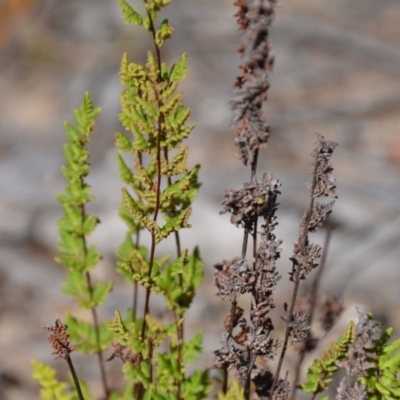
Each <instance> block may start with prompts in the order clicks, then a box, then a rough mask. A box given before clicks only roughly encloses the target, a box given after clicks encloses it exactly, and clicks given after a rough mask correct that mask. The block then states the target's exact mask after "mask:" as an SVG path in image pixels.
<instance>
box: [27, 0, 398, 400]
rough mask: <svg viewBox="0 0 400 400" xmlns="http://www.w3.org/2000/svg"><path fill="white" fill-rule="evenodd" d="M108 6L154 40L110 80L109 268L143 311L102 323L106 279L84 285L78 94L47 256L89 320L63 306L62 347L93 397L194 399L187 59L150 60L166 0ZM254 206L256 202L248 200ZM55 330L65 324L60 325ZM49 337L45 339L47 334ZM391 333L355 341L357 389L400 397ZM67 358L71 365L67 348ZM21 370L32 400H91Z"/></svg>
mask: <svg viewBox="0 0 400 400" xmlns="http://www.w3.org/2000/svg"><path fill="white" fill-rule="evenodd" d="M118 2H119V5H120V7H121V10H122V16H123V19H124V21H125V22H126V23H129V24H135V25H139V26H142V27H143V28H144V29H146V30H147V31H149V32H150V34H151V36H152V38H153V42H154V46H155V51H154V53H153V52H151V51H149V52H148V53H147V58H146V63H145V64H144V65H142V64H140V63H136V62H131V61H129V59H128V56H127V54H124V55H123V57H122V60H121V67H120V79H121V83H122V85H124V89H123V91H122V93H121V113H120V115H119V118H120V121H121V123H122V126H123V127H124V129H125V132H119V133H117V134H116V135H115V144H116V147H117V149H118V154H117V155H116V162H117V165H118V170H119V176H120V179H121V181H122V184H123V185H124V187H123V188H122V201H121V205H120V207H119V210H118V213H119V216H120V217H121V219H122V220H123V221H124V222H125V224H126V227H127V232H126V235H125V239H124V241H123V243H122V244H121V245H120V247H119V248H118V249H117V251H116V255H117V262H116V266H117V268H116V270H117V272H118V273H119V274H121V275H122V277H123V278H124V279H125V280H126V282H127V283H128V284H129V285H131V286H132V292H133V298H136V296H137V295H138V290H140V291H141V292H140V293H142V294H144V296H143V298H144V299H145V300H144V301H145V305H144V308H143V311H141V310H138V309H137V308H138V307H137V305H135V302H132V301H131V299H128V301H127V304H126V305H125V307H124V305H122V307H124V308H122V309H121V310H116V311H115V314H114V318H113V319H112V320H111V321H108V322H101V320H100V318H99V317H98V314H97V313H98V308H99V307H100V306H101V305H102V304H104V302H105V301H106V300H107V298H108V296H109V294H110V292H111V291H112V287H113V283H112V282H107V283H103V282H94V281H93V279H92V277H91V275H90V273H91V271H92V270H93V269H94V268H95V267H96V266H97V264H98V262H99V261H100V260H101V257H102V256H101V254H100V253H99V252H98V251H97V249H96V247H95V246H89V245H88V244H87V243H88V237H89V236H90V235H91V234H92V233H93V231H94V230H95V228H96V226H97V224H98V223H99V222H100V221H99V219H98V218H97V217H96V216H93V215H90V214H88V213H87V211H86V205H87V204H88V203H89V202H91V201H93V200H94V198H93V196H92V195H91V194H90V186H89V185H88V183H87V182H86V178H87V176H88V174H89V171H90V165H89V155H90V154H89V150H88V144H89V141H90V139H91V134H92V132H93V129H94V126H95V124H94V119H95V117H96V116H97V115H98V113H99V108H95V107H94V106H93V102H92V100H91V98H90V97H89V95H88V94H87V93H85V95H84V97H83V102H82V105H81V106H80V107H79V108H78V109H77V110H75V112H74V119H75V123H74V125H72V124H69V123H66V124H65V131H66V135H67V139H68V143H67V144H66V145H65V147H64V152H65V158H66V165H65V166H64V167H63V168H62V172H63V175H64V177H65V179H66V187H65V191H64V193H62V194H60V195H58V196H57V200H58V201H59V202H60V203H61V206H62V210H63V218H62V219H61V220H60V221H59V224H58V227H59V232H60V241H59V255H58V257H57V258H56V260H57V262H59V263H60V264H62V265H64V266H65V267H66V278H65V280H64V282H63V292H64V293H66V294H68V295H70V296H71V297H72V298H73V299H74V300H75V302H76V303H77V305H78V307H79V308H80V309H82V310H89V312H90V313H91V315H92V320H91V321H89V320H84V319H83V318H78V317H76V316H74V313H72V312H67V313H66V317H65V325H67V326H68V335H69V337H68V340H70V341H71V342H72V343H73V346H71V347H70V348H69V347H68V349H69V351H72V348H73V349H74V350H76V351H79V352H80V353H82V354H86V355H96V356H97V359H98V362H99V365H100V370H101V375H102V378H101V379H102V384H103V389H104V394H103V398H105V399H107V400H132V399H135V400H136V399H138V400H142V399H149V400H150V399H152V400H154V399H156V400H157V399H160V400H164V399H170V400H176V399H179V400H182V399H185V400H200V399H204V398H206V396H207V394H208V393H209V392H210V385H209V378H208V374H207V371H203V370H200V369H197V370H194V372H191V373H190V374H189V373H188V372H187V365H188V364H190V363H196V362H197V360H198V358H199V356H200V355H201V354H202V351H203V349H202V338H203V335H202V333H201V332H198V333H197V334H195V335H194V337H192V338H191V339H185V338H184V337H183V331H184V329H183V327H184V321H185V313H186V312H187V310H188V309H189V307H190V305H191V303H192V302H193V299H194V296H195V293H196V290H197V288H198V286H199V285H200V282H201V280H202V278H203V262H202V260H201V257H200V252H199V249H198V248H197V247H196V248H195V249H193V250H192V251H190V250H189V249H185V248H183V249H181V245H180V236H179V234H180V231H181V230H182V229H184V228H189V227H190V224H189V218H190V214H191V211H192V203H193V201H194V200H195V198H196V195H197V192H198V190H199V188H200V183H199V181H198V175H199V168H200V167H199V165H195V166H194V167H192V168H189V167H188V157H189V149H188V147H185V146H184V140H185V139H186V138H187V137H188V135H189V134H190V133H191V131H192V129H193V125H191V124H189V118H190V109H188V108H187V107H185V105H184V103H183V96H182V94H181V93H179V92H178V85H179V83H180V81H181V80H182V79H184V78H185V77H186V73H187V55H186V54H185V53H183V54H182V55H181V56H180V57H179V59H178V60H176V62H175V63H174V64H172V66H169V65H167V64H166V63H165V62H163V61H162V59H161V51H160V50H161V47H162V46H163V44H164V42H165V41H166V40H167V39H169V38H170V37H171V35H172V33H173V27H172V26H170V25H169V22H168V20H166V19H164V20H162V21H161V22H159V23H158V22H157V16H158V13H159V12H160V11H161V10H162V8H163V7H165V6H166V5H168V4H169V3H170V0H146V1H144V9H145V11H144V12H143V14H140V13H139V12H137V11H136V10H135V9H134V8H133V7H132V6H131V5H130V4H129V3H128V2H127V1H126V0H118ZM256 204H257V205H259V206H261V205H263V204H264V200H263V199H261V198H260V199H256ZM143 236H145V237H147V239H148V238H150V245H149V246H145V245H144V244H143V242H144V241H143V239H142V238H143ZM171 236H172V237H174V238H175V243H176V256H175V257H174V256H172V255H171V254H169V255H163V254H161V253H160V252H159V247H158V245H159V243H160V242H162V241H164V240H165V239H167V238H169V237H171ZM154 295H157V296H159V297H162V298H163V300H164V305H165V309H164V310H163V313H162V318H161V317H160V316H158V317H156V316H155V314H154V313H152V312H151V311H152V310H151V303H150V298H151V296H154ZM132 304H133V307H132ZM157 315H159V314H157ZM65 329H67V328H66V326H64V333H65ZM52 333H53V334H54V337H55V338H56V337H57V336H56V332H54V331H52ZM392 334H393V329H391V328H389V329H387V330H386V331H385V332H383V333H382V334H381V335H380V336H379V337H378V338H377V339H373V340H371V341H370V342H369V344H368V345H365V346H364V347H363V351H364V352H365V354H366V357H365V364H364V367H365V368H364V369H363V371H362V373H361V374H359V376H358V377H357V379H358V381H359V382H360V383H361V384H363V385H365V390H366V393H367V394H368V398H369V399H400V382H399V381H398V379H397V378H398V373H399V371H400V339H397V340H395V341H394V342H392V343H389V341H390V339H391V336H392ZM68 335H67V336H68ZM361 336H362V335H361V334H360V332H359V330H358V326H357V328H356V327H355V325H354V323H350V324H349V326H348V328H347V331H346V333H345V334H344V335H342V336H341V337H340V338H339V340H338V341H337V342H335V343H332V344H331V345H330V346H329V348H328V349H326V350H325V351H324V352H323V354H322V356H321V357H319V358H318V359H316V360H315V361H314V362H313V364H312V366H311V367H310V369H309V372H308V375H307V380H306V382H305V383H303V384H302V385H301V386H300V388H301V390H303V391H304V392H306V393H311V394H312V395H313V398H315V396H316V395H317V394H320V393H322V392H323V391H325V390H326V389H327V388H328V385H329V383H330V382H331V381H332V379H333V375H334V374H335V373H336V372H337V371H338V370H339V368H340V367H345V368H346V365H347V364H346V363H348V362H349V361H348V359H349V358H350V356H351V354H352V346H354V345H355V343H356V341H357V340H358V339H357V338H359V337H361ZM231 338H233V336H231ZM53 339H54V338H53ZM64 339H65V337H64ZM57 340H58V339H54V340H53V342H51V341H50V342H51V343H52V345H53V346H59V345H62V344H61V342H58V341H57ZM371 343H372V344H371ZM62 346H63V345H62ZM68 346H69V342H68ZM104 351H107V352H108V353H111V355H110V357H109V360H110V363H111V361H112V360H113V359H115V358H118V359H120V361H122V371H121V374H122V375H123V377H124V379H125V381H124V385H123V387H122V388H119V389H118V390H113V391H112V390H110V389H109V388H108V385H107V382H106V377H105V373H104V370H105V368H104V360H103V358H102V354H103V352H104ZM56 354H59V353H56ZM248 358H249V359H250V357H248ZM66 360H67V361H68V364H69V366H70V368H71V365H70V364H71V363H72V361H71V360H70V357H69V353H68V356H67V357H66ZM113 362H116V360H114V361H113ZM32 367H33V377H34V379H35V380H36V381H37V382H38V383H39V385H40V387H41V389H40V396H41V398H42V399H43V400H50V399H51V400H75V399H79V400H82V399H85V400H90V399H92V398H93V397H92V396H91V394H90V393H89V390H88V387H87V385H86V384H85V382H84V381H82V380H80V379H78V378H77V376H76V375H75V371H73V368H71V382H70V384H67V383H64V382H60V381H59V380H58V379H57V378H56V372H55V370H54V369H53V368H51V367H50V366H47V365H44V364H41V363H39V362H36V361H32ZM249 381H250V380H249ZM77 382H79V384H78V385H77ZM74 386H75V388H74ZM79 388H80V389H79ZM243 392H244V391H243V389H242V388H241V386H240V384H239V383H238V382H237V381H234V382H233V383H232V385H231V387H230V389H229V390H228V391H227V392H226V393H225V394H223V393H219V394H218V399H219V400H242V399H244V398H245V395H244V394H243ZM81 393H82V394H81ZM246 398H248V395H246ZM325 398H327V397H324V399H325Z"/></svg>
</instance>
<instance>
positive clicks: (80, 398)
mask: <svg viewBox="0 0 400 400" xmlns="http://www.w3.org/2000/svg"><path fill="white" fill-rule="evenodd" d="M67 363H68V367H69V370H70V371H71V376H72V379H73V381H74V385H75V389H76V393H77V395H78V399H79V400H85V399H84V397H83V394H82V389H81V385H80V384H79V379H78V376H77V375H76V372H75V368H74V364H72V359H71V357H70V356H69V355H68V357H67Z"/></svg>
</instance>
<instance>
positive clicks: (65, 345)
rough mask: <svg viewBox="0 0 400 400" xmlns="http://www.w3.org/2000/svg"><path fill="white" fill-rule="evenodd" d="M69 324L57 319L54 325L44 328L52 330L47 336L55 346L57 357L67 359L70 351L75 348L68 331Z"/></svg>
mask: <svg viewBox="0 0 400 400" xmlns="http://www.w3.org/2000/svg"><path fill="white" fill-rule="evenodd" d="M67 328H68V327H67V325H65V324H63V323H62V322H61V320H60V319H57V320H56V321H55V323H54V325H50V326H44V327H43V329H44V330H46V331H48V332H51V334H50V336H49V337H48V338H47V340H48V342H49V343H50V344H51V347H52V348H53V350H54V351H53V353H51V354H54V355H55V356H56V358H62V359H64V360H67V359H68V357H69V355H70V353H71V352H72V351H73V350H74V348H73V347H71V339H70V337H69V334H68V333H67Z"/></svg>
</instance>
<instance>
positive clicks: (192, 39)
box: [0, 0, 400, 400]
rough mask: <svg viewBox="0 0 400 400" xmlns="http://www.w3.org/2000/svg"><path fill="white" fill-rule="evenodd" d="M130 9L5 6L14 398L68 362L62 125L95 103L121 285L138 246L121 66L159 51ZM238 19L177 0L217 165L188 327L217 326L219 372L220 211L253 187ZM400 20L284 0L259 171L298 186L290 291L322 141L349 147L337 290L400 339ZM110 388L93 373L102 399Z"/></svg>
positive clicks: (103, 271)
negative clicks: (60, 196)
mask: <svg viewBox="0 0 400 400" xmlns="http://www.w3.org/2000/svg"><path fill="white" fill-rule="evenodd" d="M116 3H117V2H116V1H111V0H85V1H78V0H69V1H68V2H65V1H62V0H40V1H39V0H20V1H19V2H14V1H12V0H3V2H2V3H0V69H1V73H0V92H1V94H2V95H1V96H0V193H1V196H0V399H1V400H14V399H18V400H19V399H35V398H38V394H37V387H36V384H35V383H34V382H33V381H32V379H31V377H30V374H31V367H30V359H32V358H35V359H38V360H40V361H47V362H52V361H51V355H50V353H51V351H50V349H49V347H48V345H47V342H46V340H45V337H46V335H45V333H44V332H43V331H42V330H41V327H42V326H43V325H46V324H51V323H52V322H53V321H54V320H55V318H57V317H59V316H62V315H63V314H64V312H65V310H66V309H67V308H72V309H74V307H75V306H74V305H73V304H72V303H71V301H70V300H69V299H68V298H67V297H66V296H64V295H62V294H60V292H59V288H60V287H61V283H62V278H63V269H62V267H60V266H58V265H56V264H55V262H54V261H53V259H54V255H55V253H56V251H57V230H56V225H55V222H56V221H57V220H58V219H59V218H60V215H61V214H60V207H59V205H58V204H57V203H56V202H55V200H54V194H56V193H58V192H60V191H61V190H62V187H63V179H62V176H61V173H60V166H61V165H62V163H63V154H62V145H63V143H64V141H65V138H64V131H63V127H62V124H63V121H64V120H67V119H68V120H71V115H72V109H73V108H74V107H76V106H78V105H79V103H80V101H81V98H82V94H83V92H84V91H85V90H89V91H90V93H91V95H92V97H93V99H94V101H95V104H96V105H99V106H101V107H102V110H103V111H102V114H101V116H100V118H99V120H98V125H97V128H96V131H95V134H94V136H93V143H92V145H91V149H92V160H91V161H92V171H93V174H92V176H91V178H90V183H91V184H92V185H93V191H94V194H95V195H96V202H95V203H94V204H93V206H92V208H91V211H92V212H93V213H96V214H97V215H99V216H100V218H101V220H102V224H101V226H100V227H99V229H98V231H97V232H96V233H95V235H94V237H93V240H94V241H95V242H96V244H97V245H98V248H99V249H100V250H101V251H102V253H103V254H104V256H105V258H104V261H103V262H102V265H101V266H100V268H99V271H98V272H97V277H99V278H110V277H114V273H113V268H114V263H115V257H114V251H115V248H116V246H117V245H118V244H119V243H120V241H121V238H122V237H123V235H124V226H123V224H122V223H121V222H120V221H119V220H118V217H117V215H116V212H115V210H116V207H117V205H118V203H119V198H120V186H121V185H120V183H119V181H118V178H117V171H116V165H115V162H114V154H115V148H114V147H113V141H114V133H115V132H116V131H117V130H119V129H121V128H120V126H119V123H118V117H117V115H118V110H119V92H120V90H121V86H120V83H119V80H118V68H119V62H120V59H121V54H122V52H123V51H127V52H128V54H129V57H130V59H132V60H134V59H135V60H139V61H142V60H143V59H144V57H145V53H146V49H147V48H148V46H149V41H148V38H147V37H146V34H145V33H143V32H142V31H141V30H140V29H136V28H133V27H131V26H126V25H124V24H123V23H122V22H121V19H120V13H119V9H118V6H117V4H116ZM137 3H139V1H138V0H137V1H132V4H137ZM234 12H235V10H234V7H233V5H232V4H231V2H230V1H227V0H220V1H218V2H216V1H215V0H202V1H195V0H174V1H173V4H172V5H171V6H170V7H169V9H168V10H167V13H166V14H167V17H168V18H169V19H170V21H171V23H172V25H174V26H175V28H176V29H175V33H174V37H173V40H171V41H170V43H169V44H168V45H167V46H166V49H165V55H164V57H165V59H166V60H167V61H168V62H171V63H172V62H173V61H174V60H175V59H176V58H177V56H179V54H180V53H182V52H183V51H186V52H187V53H188V56H189V75H188V78H187V80H186V81H185V82H184V84H183V85H182V90H183V92H184V93H185V99H186V104H188V105H190V106H191V107H192V109H193V114H192V119H193V122H194V123H196V125H197V127H196V129H195V131H194V132H193V134H192V137H191V138H190V140H189V145H190V146H191V155H190V162H191V163H193V164H194V163H197V162H199V163H201V164H203V167H202V172H201V180H202V182H203V187H202V190H201V192H200V195H199V198H198V200H197V202H196V204H195V209H194V214H193V218H192V225H193V229H192V230H190V231H188V232H184V235H183V243H184V245H185V246H188V247H193V246H194V245H196V244H199V245H200V247H201V252H202V255H203V257H204V259H205V261H206V275H205V281H204V284H203V286H202V288H201V290H200V292H199V295H198V298H197V299H196V302H195V304H194V307H193V310H192V311H191V313H190V315H189V317H188V319H189V320H188V324H189V325H190V326H191V329H192V330H193V331H194V330H195V329H197V328H199V327H202V328H205V348H206V355H208V356H206V357H205V358H204V360H203V362H204V365H208V363H210V360H211V356H210V352H211V350H213V349H215V348H216V347H218V340H219V337H220V333H221V324H222V315H223V312H224V311H225V310H226V307H227V305H226V304H224V303H223V302H222V301H220V300H219V299H217V298H216V297H215V296H213V293H214V292H215V289H214V288H213V283H212V270H213V268H212V265H213V263H215V262H217V261H221V260H222V259H223V258H232V257H234V256H236V255H238V253H239V251H240V250H239V249H240V239H241V236H240V231H238V230H237V229H236V228H234V227H233V226H231V225H230V223H229V220H228V217H226V216H219V215H218V212H219V209H220V206H219V202H220V200H221V198H222V196H223V193H224V190H225V189H229V188H233V187H236V186H239V185H241V184H242V183H243V181H246V180H247V179H248V176H249V172H248V170H247V169H246V168H244V167H243V166H242V165H241V163H240V161H239V160H238V159H236V158H235V157H234V155H233V154H234V152H235V148H234V145H233V137H234V133H233V132H232V130H230V128H229V126H230V115H231V114H230V109H229V104H228V103H229V100H230V98H231V96H232V83H233V81H234V78H235V75H236V73H237V65H238V63H239V60H238V57H237V55H236V53H235V52H234V49H235V47H236V45H237V43H238V39H239V33H238V32H237V30H236V25H235V21H234V18H233V17H232V15H233V13H234ZM399 18H400V4H399V2H398V1H396V0H381V1H379V2H377V1H374V0H337V1H335V2H332V1H330V0H318V1H316V0H311V1H310V0H286V1H282V4H281V6H280V8H279V10H278V12H277V18H276V22H275V24H274V26H273V29H272V40H273V44H274V49H275V53H276V64H275V68H274V71H273V73H272V74H271V90H270V96H269V101H268V106H267V107H266V112H267V115H268V118H269V121H270V124H271V132H272V136H271V141H270V145H269V147H268V149H267V150H265V151H263V152H262V156H261V158H260V166H259V171H260V173H261V171H265V172H268V171H271V172H272V173H273V174H274V176H275V177H277V178H278V179H279V180H280V181H281V182H282V185H283V186H282V196H281V200H280V204H281V207H280V211H279V221H280V225H279V229H278V236H279V237H280V238H282V239H283V240H284V243H283V247H284V249H285V250H284V253H283V257H282V261H281V268H282V271H283V272H282V273H283V275H284V278H285V280H286V276H287V275H286V271H287V268H288V267H289V265H290V262H289V260H288V258H289V257H290V254H291V250H292V249H291V246H292V243H293V242H294V241H295V240H296V235H297V226H298V221H299V218H300V216H301V214H302V212H303V210H304V209H305V208H306V207H307V201H308V200H307V189H306V187H305V183H306V182H307V181H309V179H310V176H309V171H310V163H311V158H310V155H309V154H310V152H311V149H312V143H313V142H314V141H315V134H314V131H319V132H320V133H322V134H323V135H324V136H325V137H326V138H328V139H329V140H334V141H337V142H339V147H338V148H337V151H336V153H335V155H334V158H333V160H332V161H333V163H334V166H335V168H336V177H337V183H338V194H339V200H338V202H337V206H336V208H335V211H334V215H333V219H334V221H335V222H336V224H337V226H338V227H337V229H336V231H335V232H334V235H333V241H332V243H331V246H330V251H329V257H328V265H327V269H326V273H325V276H324V278H323V282H322V291H323V292H324V293H337V294H340V295H341V296H343V299H344V302H345V304H346V305H347V309H348V314H347V315H352V314H354V306H355V305H357V304H358V305H362V306H364V307H365V308H367V309H370V310H372V311H374V312H375V313H376V315H377V316H379V318H380V319H382V321H384V322H385V323H388V324H392V325H394V326H395V327H396V328H397V330H398V332H400V323H399V318H398V313H399V312H398V308H399V307H398V305H399V303H400V290H399V284H400V271H399V268H398V259H399V256H400V250H399V246H398V243H399V241H400V213H399V211H400V201H399V200H400V198H399V193H400V179H399V176H400V135H399V131H400V113H399V109H400V24H399V23H398V20H399ZM318 240H320V241H322V240H323V238H322V236H321V237H319V238H318ZM235 247H236V249H237V250H236V251H234V250H233V249H234V248H235ZM165 250H166V251H167V249H165ZM118 282H119V281H118ZM118 282H117V287H118V290H116V291H115V292H114V294H113V296H112V298H111V299H110V301H109V302H108V303H107V304H106V306H105V307H104V310H103V311H104V317H108V316H110V315H111V314H112V313H113V310H114V309H115V308H118V307H120V308H123V307H125V306H126V305H127V304H129V301H130V290H129V289H128V288H125V287H124V286H123V285H120V284H119V283H118ZM280 299H281V300H282V302H283V299H284V291H283V292H282V294H281V295H280V297H279V299H278V301H280ZM210 310H212V311H210ZM346 318H347V317H346ZM204 321H207V323H206V324H205V322H204ZM55 365H56V366H58V367H60V365H59V363H57V364H55ZM60 371H61V372H60V373H63V371H64V370H63V368H62V367H60ZM64 373H65V372H64ZM96 374H97V372H96V371H92V370H91V369H88V371H87V375H88V376H89V379H90V380H91V381H92V382H93V383H94V386H96V385H95V382H96V377H95V376H96Z"/></svg>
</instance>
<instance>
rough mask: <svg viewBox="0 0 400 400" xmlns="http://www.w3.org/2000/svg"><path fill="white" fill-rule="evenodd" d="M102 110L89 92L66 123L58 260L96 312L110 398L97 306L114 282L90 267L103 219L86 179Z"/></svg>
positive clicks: (73, 288) (76, 293)
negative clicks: (94, 212) (94, 210)
mask: <svg viewBox="0 0 400 400" xmlns="http://www.w3.org/2000/svg"><path fill="white" fill-rule="evenodd" d="M99 111H100V109H99V108H96V109H95V108H94V107H93V103H92V100H91V98H90V97H89V94H88V93H85V95H84V98H83V103H82V105H81V107H80V108H79V109H78V110H75V112H74V116H75V123H76V128H74V127H73V126H72V125H70V124H68V123H66V124H65V129H66V132H67V136H68V139H69V142H68V143H67V144H66V145H65V156H66V161H67V166H65V167H63V168H62V171H63V174H64V176H65V178H66V181H67V188H66V191H65V193H64V194H61V195H59V196H58V197H57V199H58V200H59V202H60V203H61V204H62V207H63V211H64V217H63V218H62V219H61V220H60V222H59V230H60V237H61V239H60V243H59V256H58V257H56V260H57V261H58V262H59V263H60V264H64V265H65V266H66V267H67V268H68V272H67V278H66V280H65V282H64V290H65V291H66V293H69V294H71V295H72V296H73V297H74V298H75V300H76V301H77V302H78V304H79V305H80V307H82V308H86V309H90V312H91V314H92V319H93V330H94V335H95V348H96V350H95V352H96V354H97V357H98V362H99V366H100V373H101V382H102V385H103V390H104V394H105V397H106V398H107V397H108V396H109V393H110V390H109V387H108V383H107V375H106V372H105V366H104V359H103V354H102V345H101V340H102V339H101V337H100V322H99V318H98V314H97V307H98V306H99V305H100V304H102V303H103V302H104V300H105V298H106V296H107V294H108V293H109V292H110V291H111V288H112V284H111V283H108V284H102V283H100V282H97V283H93V282H92V279H91V276H90V272H89V270H90V269H92V268H94V267H95V266H96V265H97V263H98V261H99V260H100V258H101V255H100V254H99V253H97V251H96V249H95V248H94V246H92V247H90V248H89V247H88V246H87V240H86V237H87V236H88V235H90V234H91V233H92V232H93V230H94V229H95V227H96V225H97V223H98V222H99V220H98V219H97V218H96V217H94V216H91V215H89V214H87V212H86V207H85V205H86V204H87V203H88V202H90V201H92V200H93V197H92V196H91V195H90V194H89V189H90V186H89V185H88V184H87V183H86V182H85V178H86V176H87V175H88V173H89V162H88V157H89V152H88V150H87V147H86V146H87V144H88V143H89V140H90V134H91V132H92V131H93V128H94V117H95V116H96V115H97V114H98V113H99ZM76 324H77V325H79V324H80V322H79V321H78V320H76ZM72 328H73V327H72Z"/></svg>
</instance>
